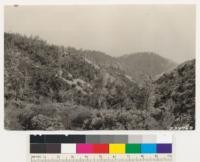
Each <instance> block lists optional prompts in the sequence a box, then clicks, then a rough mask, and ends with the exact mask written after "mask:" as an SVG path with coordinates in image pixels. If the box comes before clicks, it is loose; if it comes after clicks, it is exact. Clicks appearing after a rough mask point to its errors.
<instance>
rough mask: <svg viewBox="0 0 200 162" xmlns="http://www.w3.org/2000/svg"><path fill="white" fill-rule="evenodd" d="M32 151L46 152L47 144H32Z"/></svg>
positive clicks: (37, 152) (35, 152) (36, 152)
mask: <svg viewBox="0 0 200 162" xmlns="http://www.w3.org/2000/svg"><path fill="white" fill-rule="evenodd" d="M30 153H34V154H42V153H46V145H45V144H31V145H30Z"/></svg>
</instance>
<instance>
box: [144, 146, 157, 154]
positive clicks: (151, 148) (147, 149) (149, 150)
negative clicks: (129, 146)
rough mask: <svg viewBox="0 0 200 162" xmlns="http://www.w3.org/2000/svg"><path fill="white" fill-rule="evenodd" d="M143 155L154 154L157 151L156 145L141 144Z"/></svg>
mask: <svg viewBox="0 0 200 162" xmlns="http://www.w3.org/2000/svg"><path fill="white" fill-rule="evenodd" d="M141 153H145V154H148V153H150V154H154V153H157V151H156V144H141Z"/></svg>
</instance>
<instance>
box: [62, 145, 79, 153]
mask: <svg viewBox="0 0 200 162" xmlns="http://www.w3.org/2000/svg"><path fill="white" fill-rule="evenodd" d="M61 153H62V154H75V153H76V144H61Z"/></svg>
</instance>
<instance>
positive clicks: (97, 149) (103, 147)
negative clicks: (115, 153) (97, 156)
mask: <svg viewBox="0 0 200 162" xmlns="http://www.w3.org/2000/svg"><path fill="white" fill-rule="evenodd" d="M93 153H101V154H108V153H109V144H93Z"/></svg>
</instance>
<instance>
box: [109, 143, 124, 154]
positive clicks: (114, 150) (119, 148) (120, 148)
mask: <svg viewBox="0 0 200 162" xmlns="http://www.w3.org/2000/svg"><path fill="white" fill-rule="evenodd" d="M109 153H110V154H125V144H109Z"/></svg>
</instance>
